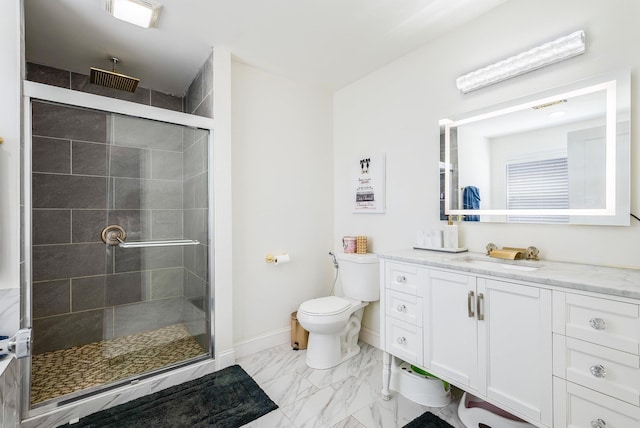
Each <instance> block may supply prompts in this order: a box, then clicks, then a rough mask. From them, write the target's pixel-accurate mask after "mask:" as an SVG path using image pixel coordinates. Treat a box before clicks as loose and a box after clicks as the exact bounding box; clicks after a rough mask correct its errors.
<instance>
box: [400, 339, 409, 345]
mask: <svg viewBox="0 0 640 428" xmlns="http://www.w3.org/2000/svg"><path fill="white" fill-rule="evenodd" d="M398 343H399V344H400V345H404V344H405V343H407V338H406V337H399V338H398Z"/></svg>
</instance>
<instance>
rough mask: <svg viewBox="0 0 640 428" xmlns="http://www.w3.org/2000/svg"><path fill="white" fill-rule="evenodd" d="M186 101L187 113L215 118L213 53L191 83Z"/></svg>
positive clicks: (185, 97)
mask: <svg viewBox="0 0 640 428" xmlns="http://www.w3.org/2000/svg"><path fill="white" fill-rule="evenodd" d="M184 101H185V102H184V104H185V113H189V114H194V115H196V116H204V117H211V118H213V53H212V54H211V55H210V56H209V58H207V60H206V61H205V63H204V64H203V66H202V68H201V69H200V71H199V72H198V75H197V76H196V78H195V79H193V82H191V85H190V86H189V89H187V93H186V94H185V96H184Z"/></svg>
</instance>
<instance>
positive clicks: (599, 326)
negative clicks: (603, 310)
mask: <svg viewBox="0 0 640 428" xmlns="http://www.w3.org/2000/svg"><path fill="white" fill-rule="evenodd" d="M606 324H607V323H605V322H604V320H603V319H602V318H591V319H590V320H589V325H590V326H591V328H593V329H595V330H604V328H605V327H606Z"/></svg>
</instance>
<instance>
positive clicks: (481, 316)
mask: <svg viewBox="0 0 640 428" xmlns="http://www.w3.org/2000/svg"><path fill="white" fill-rule="evenodd" d="M476 312H478V321H484V294H482V293H478V307H477V309H476Z"/></svg>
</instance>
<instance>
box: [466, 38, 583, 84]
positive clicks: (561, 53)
mask: <svg viewBox="0 0 640 428" xmlns="http://www.w3.org/2000/svg"><path fill="white" fill-rule="evenodd" d="M584 51H585V43H584V31H582V30H580V31H575V32H573V33H571V34H569V35H567V36H563V37H560V38H558V39H555V40H553V41H551V42H548V43H544V44H542V45H540V46H537V47H535V48H533V49H529V50H528V51H525V52H522V53H519V54H518V55H514V56H512V57H509V58H506V59H503V60H502V61H498V62H496V63H494V64H491V65H489V66H486V67H483V68H480V69H478V70H476V71H472V72H471V73H467V74H465V75H462V76H460V77H458V78H457V79H456V85H457V86H458V89H460V92H462V93H463V94H466V93H468V92H471V91H473V90H476V89H480V88H483V87H485V86H489V85H493V84H494V83H498V82H501V81H503V80H506V79H510V78H512V77H516V76H518V75H520V74H524V73H527V72H529V71H533V70H536V69H538V68H541V67H545V66H547V65H551V64H554V63H556V62H559V61H564V60H565V59H568V58H571V57H573V56H576V55H580V54H583V53H584Z"/></svg>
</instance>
